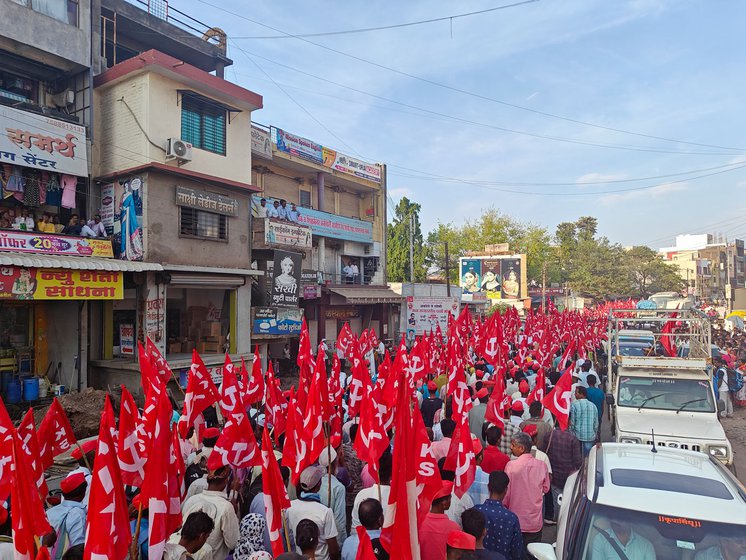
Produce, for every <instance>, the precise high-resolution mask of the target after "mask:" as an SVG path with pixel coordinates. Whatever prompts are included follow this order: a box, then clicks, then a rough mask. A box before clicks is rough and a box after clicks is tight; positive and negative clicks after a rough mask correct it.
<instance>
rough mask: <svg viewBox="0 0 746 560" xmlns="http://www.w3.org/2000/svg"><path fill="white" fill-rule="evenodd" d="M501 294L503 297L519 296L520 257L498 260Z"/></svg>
mask: <svg viewBox="0 0 746 560" xmlns="http://www.w3.org/2000/svg"><path fill="white" fill-rule="evenodd" d="M500 273H501V277H502V294H503V298H504V299H518V298H520V297H521V259H516V258H508V259H502V261H501V262H500Z"/></svg>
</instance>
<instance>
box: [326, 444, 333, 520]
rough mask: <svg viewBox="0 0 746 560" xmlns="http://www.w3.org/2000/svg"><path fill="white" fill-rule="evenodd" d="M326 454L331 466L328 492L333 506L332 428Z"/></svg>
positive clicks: (330, 505) (329, 467)
mask: <svg viewBox="0 0 746 560" xmlns="http://www.w3.org/2000/svg"><path fill="white" fill-rule="evenodd" d="M326 456H327V458H328V460H329V466H328V467H327V469H328V476H329V479H328V482H329V484H328V485H327V486H328V488H327V490H328V492H327V494H328V497H329V507H332V438H331V430H330V433H329V438H328V439H327V440H326Z"/></svg>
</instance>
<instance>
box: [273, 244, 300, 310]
mask: <svg viewBox="0 0 746 560" xmlns="http://www.w3.org/2000/svg"><path fill="white" fill-rule="evenodd" d="M301 261H302V257H301V254H300V253H291V252H289V251H275V262H274V268H273V269H272V306H273V307H298V303H299V302H300V273H301Z"/></svg>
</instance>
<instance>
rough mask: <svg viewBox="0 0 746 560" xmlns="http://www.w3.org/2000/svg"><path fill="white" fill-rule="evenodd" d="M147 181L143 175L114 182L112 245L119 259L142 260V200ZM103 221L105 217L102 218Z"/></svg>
mask: <svg viewBox="0 0 746 560" xmlns="http://www.w3.org/2000/svg"><path fill="white" fill-rule="evenodd" d="M144 189H145V182H144V181H143V180H142V178H141V177H129V178H127V179H120V180H119V181H117V182H115V183H114V208H115V213H114V227H113V233H114V235H113V237H112V240H111V241H112V245H113V246H114V253H115V256H116V257H117V258H118V259H121V260H123V261H141V260H142V259H143V241H142V200H143V195H144V194H145V193H144ZM102 221H103V218H102Z"/></svg>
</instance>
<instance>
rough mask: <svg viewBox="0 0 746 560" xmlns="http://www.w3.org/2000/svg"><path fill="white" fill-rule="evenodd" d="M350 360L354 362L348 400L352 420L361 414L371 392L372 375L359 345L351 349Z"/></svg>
mask: <svg viewBox="0 0 746 560" xmlns="http://www.w3.org/2000/svg"><path fill="white" fill-rule="evenodd" d="M350 360H351V361H352V367H351V370H352V379H351V380H350V393H349V397H348V400H347V414H348V415H349V417H350V418H354V417H355V416H357V415H358V413H359V412H360V404H361V403H362V402H363V397H364V396H365V395H366V394H368V393H369V392H370V373H368V368H367V367H365V362H364V361H363V356H362V354H361V352H360V345H359V344H353V345H352V347H351V348H350Z"/></svg>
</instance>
